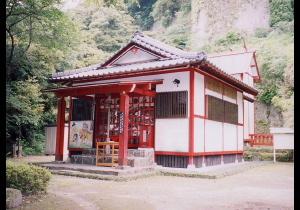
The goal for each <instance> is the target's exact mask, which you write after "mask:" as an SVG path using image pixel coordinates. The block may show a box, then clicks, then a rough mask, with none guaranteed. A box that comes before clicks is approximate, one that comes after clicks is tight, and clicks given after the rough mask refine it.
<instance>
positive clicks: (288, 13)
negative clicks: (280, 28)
mask: <svg viewBox="0 0 300 210" xmlns="http://www.w3.org/2000/svg"><path fill="white" fill-rule="evenodd" d="M270 8H271V26H273V25H275V24H276V23H278V22H280V21H292V20H293V19H294V0H271V1H270Z"/></svg>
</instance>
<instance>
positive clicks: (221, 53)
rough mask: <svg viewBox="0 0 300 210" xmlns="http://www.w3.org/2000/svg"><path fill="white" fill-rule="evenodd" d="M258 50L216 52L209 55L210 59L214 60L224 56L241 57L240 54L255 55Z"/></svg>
mask: <svg viewBox="0 0 300 210" xmlns="http://www.w3.org/2000/svg"><path fill="white" fill-rule="evenodd" d="M255 52H256V50H254V49H251V50H249V49H248V50H247V51H242V50H240V51H223V52H219V53H218V52H216V53H210V54H207V57H208V58H214V57H223V56H231V55H240V54H247V53H255Z"/></svg>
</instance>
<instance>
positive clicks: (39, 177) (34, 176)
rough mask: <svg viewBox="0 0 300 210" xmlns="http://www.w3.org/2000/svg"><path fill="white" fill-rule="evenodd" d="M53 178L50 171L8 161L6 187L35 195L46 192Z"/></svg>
mask: <svg viewBox="0 0 300 210" xmlns="http://www.w3.org/2000/svg"><path fill="white" fill-rule="evenodd" d="M50 178H51V173H50V172H49V170H48V169H45V168H41V167H38V166H34V165H29V164H26V163H15V162H12V161H6V187H9V188H15V189H18V190H21V191H22V193H26V194H34V193H38V192H45V191H46V189H47V186H48V183H49V180H50Z"/></svg>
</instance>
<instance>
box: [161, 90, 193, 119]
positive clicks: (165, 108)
mask: <svg viewBox="0 0 300 210" xmlns="http://www.w3.org/2000/svg"><path fill="white" fill-rule="evenodd" d="M187 117H188V91H172V92H159V93H157V94H156V100H155V118H156V119H172V118H187Z"/></svg>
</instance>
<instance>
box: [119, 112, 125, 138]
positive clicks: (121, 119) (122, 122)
mask: <svg viewBox="0 0 300 210" xmlns="http://www.w3.org/2000/svg"><path fill="white" fill-rule="evenodd" d="M118 115H119V133H120V134H122V133H123V131H124V112H119V113H118Z"/></svg>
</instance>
